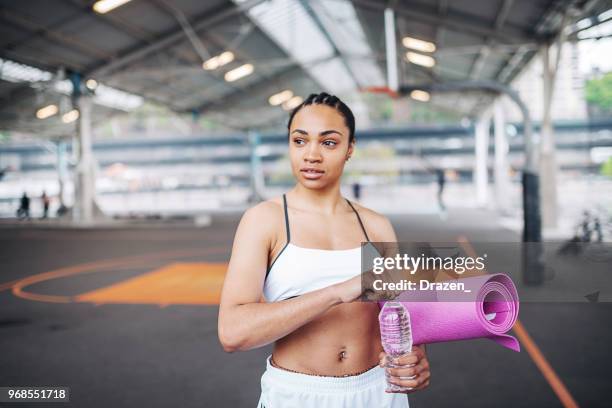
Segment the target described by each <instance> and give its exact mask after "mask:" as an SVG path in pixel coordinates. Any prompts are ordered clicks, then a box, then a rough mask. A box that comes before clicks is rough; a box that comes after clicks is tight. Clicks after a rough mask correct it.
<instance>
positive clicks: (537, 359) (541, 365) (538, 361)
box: [457, 235, 578, 408]
mask: <svg viewBox="0 0 612 408" xmlns="http://www.w3.org/2000/svg"><path fill="white" fill-rule="evenodd" d="M457 241H459V243H460V244H461V246H463V248H464V249H465V252H467V253H468V255H469V256H471V257H476V256H478V255H477V254H476V251H475V250H474V247H473V246H472V244H470V241H469V240H468V239H467V237H465V236H464V235H461V236H459V237H458V238H457ZM512 330H514V334H516V337H518V339H519V340H520V342H521V344H522V345H523V347H525V349H526V350H527V353H528V354H529V357H531V359H532V360H533V362H534V363H535V365H536V366H537V367H538V369H539V370H540V372H541V373H542V375H543V376H544V378H545V379H546V381H548V384H549V385H550V387H551V388H552V389H553V392H554V393H555V394H556V395H557V398H559V401H561V404H562V405H563V406H564V407H565V408H578V404H577V403H576V401H575V400H574V398H573V397H572V394H570V392H569V391H568V389H567V388H566V387H565V384H563V381H561V378H559V376H558V375H557V373H556V372H555V370H554V369H553V368H552V366H551V365H550V363H549V362H548V360H546V357H544V354H542V352H541V351H540V348H539V347H538V345H537V344H536V343H535V341H533V339H532V338H531V336H530V335H529V333H527V330H526V329H525V327H524V326H523V324H522V323H521V321H520V320H519V319H516V322H515V323H514V326H512Z"/></svg>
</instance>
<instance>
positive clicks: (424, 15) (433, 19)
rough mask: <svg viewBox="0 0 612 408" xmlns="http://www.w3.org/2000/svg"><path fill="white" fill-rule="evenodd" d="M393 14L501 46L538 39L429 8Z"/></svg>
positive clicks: (366, 0)
mask: <svg viewBox="0 0 612 408" xmlns="http://www.w3.org/2000/svg"><path fill="white" fill-rule="evenodd" d="M352 1H353V4H355V5H356V6H359V7H363V8H368V9H371V10H378V11H382V10H384V8H385V7H386V6H385V4H384V2H377V1H372V0H352ZM393 9H394V10H395V12H396V13H397V14H398V15H400V16H403V17H404V18H408V19H415V20H418V21H420V22H423V23H427V24H432V25H438V26H442V27H444V28H447V29H451V30H455V31H459V32H465V33H469V34H472V35H476V36H480V37H492V38H493V39H495V40H497V41H498V42H500V43H503V44H507V43H510V44H516V43H524V42H534V41H536V42H537V41H538V40H539V38H537V37H534V36H533V35H532V34H530V33H528V32H525V31H521V30H517V29H514V28H505V29H503V30H496V29H495V28H492V27H490V26H489V25H487V23H486V21H484V20H482V19H478V18H475V17H468V16H465V15H458V14H451V13H448V14H447V15H446V16H440V15H439V14H438V12H437V10H433V9H430V8H427V9H426V8H424V7H418V6H416V5H413V6H410V7H405V6H401V5H396V6H394V7H393Z"/></svg>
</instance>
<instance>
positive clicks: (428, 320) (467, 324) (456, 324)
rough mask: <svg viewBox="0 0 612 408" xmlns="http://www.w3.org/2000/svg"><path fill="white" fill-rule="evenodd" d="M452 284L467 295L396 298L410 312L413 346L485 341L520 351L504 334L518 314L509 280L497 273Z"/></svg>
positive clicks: (406, 294)
mask: <svg viewBox="0 0 612 408" xmlns="http://www.w3.org/2000/svg"><path fill="white" fill-rule="evenodd" d="M454 282H463V283H464V284H465V288H466V289H467V290H470V292H468V293H466V292H463V291H460V292H457V291H452V292H449V291H439V290H438V291H405V292H402V293H401V294H400V295H399V297H398V298H397V299H396V300H398V301H400V302H402V303H403V304H404V306H406V308H407V309H408V312H409V313H410V320H411V324H412V337H413V344H415V345H416V344H424V343H425V344H427V343H439V342H443V341H454V340H466V339H476V338H488V339H491V340H493V341H495V342H496V343H498V344H501V345H502V346H504V347H507V348H509V349H511V350H514V351H520V349H521V348H520V344H519V342H518V340H517V339H516V338H515V337H513V336H510V335H508V334H506V332H507V331H509V330H510V329H511V328H512V326H513V325H514V322H516V319H517V317H518V311H519V300H518V294H517V292H516V287H515V286H514V283H513V282H512V279H510V278H509V277H508V276H507V275H505V274H501V273H498V274H492V275H482V276H473V277H469V278H460V279H455V280H454ZM417 297H418V299H419V300H418V301H417ZM379 304H381V306H382V304H384V302H379Z"/></svg>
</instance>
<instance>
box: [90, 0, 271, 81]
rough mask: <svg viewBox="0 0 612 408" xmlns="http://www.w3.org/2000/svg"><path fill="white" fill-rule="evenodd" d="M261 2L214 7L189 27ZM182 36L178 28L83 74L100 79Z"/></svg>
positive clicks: (198, 26)
mask: <svg viewBox="0 0 612 408" xmlns="http://www.w3.org/2000/svg"><path fill="white" fill-rule="evenodd" d="M262 1H264V0H250V1H247V2H245V3H243V4H241V5H239V6H234V5H233V4H229V3H226V4H223V5H221V6H219V7H216V8H215V9H213V10H212V11H207V12H206V13H203V14H202V15H200V16H198V17H196V18H195V19H194V21H193V22H191V25H192V27H193V30H194V31H196V32H197V31H198V30H201V29H203V28H205V27H207V26H210V25H213V24H217V23H219V22H220V21H223V20H224V19H226V18H228V17H230V16H233V15H235V14H239V13H242V12H243V11H244V10H248V9H249V8H251V7H253V6H255V5H257V4H258V3H261V2H262ZM184 35H185V34H184V32H183V29H182V28H181V27H179V28H178V29H174V30H172V31H171V32H168V33H165V34H162V35H160V36H158V37H157V38H155V39H152V40H151V41H149V44H147V45H145V46H142V44H138V45H136V46H135V47H131V48H130V49H129V50H126V51H125V52H123V53H121V55H120V56H119V57H117V58H115V59H113V60H111V61H106V60H105V61H102V62H101V63H98V64H96V65H94V66H91V67H89V68H88V69H87V70H86V72H85V74H86V75H88V76H96V77H102V76H104V75H106V74H108V73H109V72H111V71H113V70H116V69H118V68H121V67H123V66H125V65H127V64H129V63H131V62H134V61H137V60H139V59H142V58H144V57H145V56H147V55H149V54H151V53H153V52H156V51H159V50H162V49H165V48H168V47H170V46H171V45H173V44H174V43H176V42H177V41H180V40H182V39H183V38H184Z"/></svg>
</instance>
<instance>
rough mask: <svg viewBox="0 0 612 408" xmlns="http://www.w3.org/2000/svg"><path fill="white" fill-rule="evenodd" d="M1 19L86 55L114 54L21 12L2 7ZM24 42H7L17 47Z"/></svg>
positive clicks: (108, 56)
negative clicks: (58, 30) (46, 25)
mask: <svg viewBox="0 0 612 408" xmlns="http://www.w3.org/2000/svg"><path fill="white" fill-rule="evenodd" d="M0 19H2V20H4V21H5V22H6V23H8V24H13V25H15V26H17V27H18V28H20V29H22V30H25V31H26V32H28V33H30V34H32V35H34V36H36V35H42V36H43V37H46V38H48V39H51V40H53V41H55V42H57V43H59V45H60V46H64V47H66V48H68V49H76V50H77V51H78V52H80V53H83V54H85V55H89V56H90V57H94V58H111V57H112V55H111V54H109V53H107V52H105V51H101V50H98V49H96V48H95V47H93V46H92V45H91V44H84V43H83V42H81V41H79V40H76V39H75V38H74V37H71V36H67V35H65V34H62V33H60V32H57V31H54V30H53V29H50V28H47V27H45V26H44V25H41V24H39V23H36V22H34V21H32V20H30V19H29V18H28V17H26V16H23V15H21V14H18V13H15V12H13V11H9V10H7V9H0ZM22 44H23V42H22V43H12V44H7V45H6V46H5V47H6V48H15V47H18V46H20V45H22Z"/></svg>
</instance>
